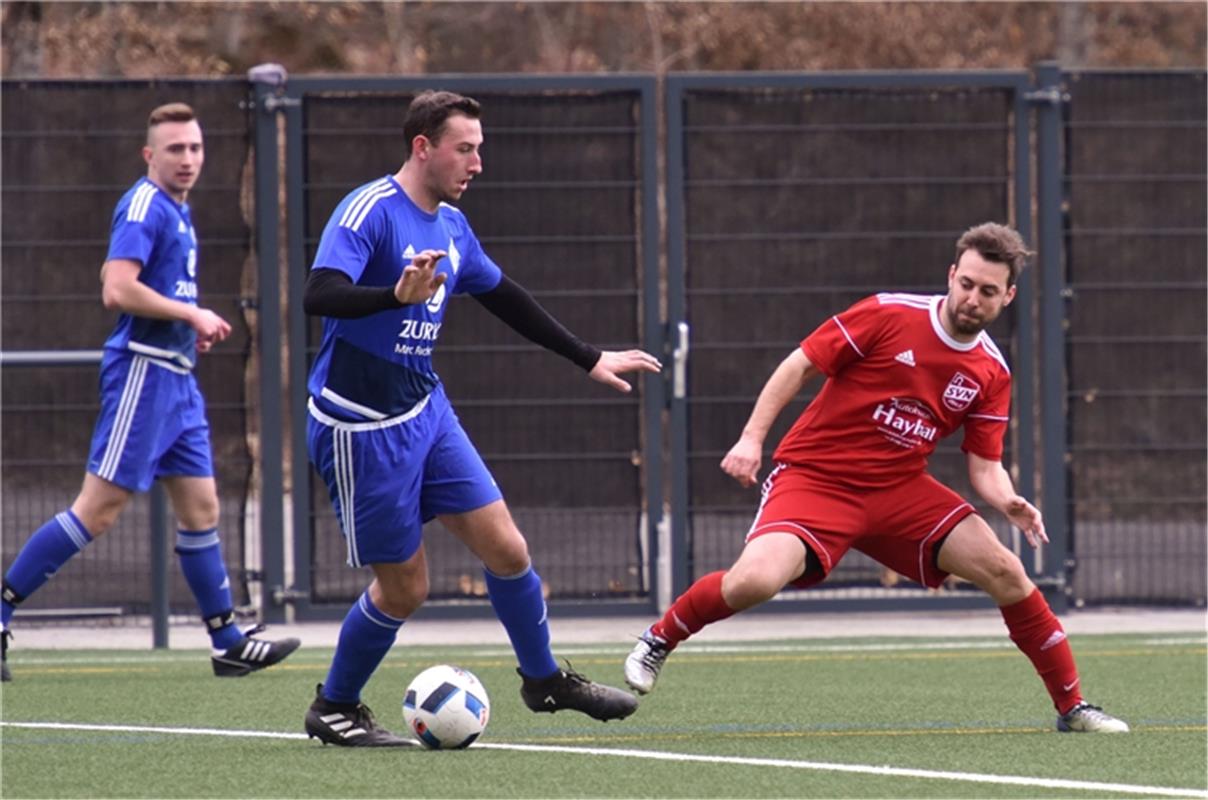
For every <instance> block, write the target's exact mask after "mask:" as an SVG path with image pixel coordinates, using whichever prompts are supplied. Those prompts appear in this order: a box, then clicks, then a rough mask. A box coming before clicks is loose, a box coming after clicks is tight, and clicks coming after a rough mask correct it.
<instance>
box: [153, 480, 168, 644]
mask: <svg viewBox="0 0 1208 800" xmlns="http://www.w3.org/2000/svg"><path fill="white" fill-rule="evenodd" d="M150 516H151V520H150V522H151V524H150V525H148V527H149V528H150V529H151V646H152V647H154V648H155V649H157V650H163V649H166V648H167V647H168V614H169V613H170V607H169V602H168V571H169V570H170V569H171V567H172V564H171V557H170V556H169V550H168V536H169V535H170V529H169V527H168V500H167V497H166V495H165V492H164V487H163V486H162V485H161V484H160V483H159V482H158V481H156V482H155V484H153V485H152V486H151V509H150Z"/></svg>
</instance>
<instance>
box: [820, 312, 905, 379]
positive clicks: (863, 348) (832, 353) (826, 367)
mask: <svg viewBox="0 0 1208 800" xmlns="http://www.w3.org/2000/svg"><path fill="white" fill-rule="evenodd" d="M880 312H882V307H881V303H880V301H879V300H877V298H876V297H866V298H864V299H863V300H861V301H860V302H858V303H856V304H855V305H854V306H852V307H851V308H849V309H847V310H846V311H844V312H843V313H841V314H836V315H835V316H833V317H831V318H830V319H828V320H827V321H826V322H823V323H822V324H821V325H819V326H818V328H817V329H816V330H815V331H814V332H813V333H811V334H810V335H809V336H807V337H805V339H804V340H802V342H801V350H802V351H803V352H804V353H805V356H806V358H808V359H809V360H810V363H811V364H813V365H814V366H816V367H818V369H820V370H822V372H823V374H825V375H826V376H828V377H830V376H833V375H834V374H835V373H837V372H839V371H840V370H842V369H843V368H844V367H846V366H847V365H848V364H850V363H852V362H853V361H857V360H859V359H861V358H864V357H865V356H867V355H868V354H869V353H870V352H871V351H872V348H873V346H874V345H875V344H876V342H877V338H878V337H879V335H880V330H881V325H882V323H883V322H884V320H885V316H886V315H885V314H884V313H880Z"/></svg>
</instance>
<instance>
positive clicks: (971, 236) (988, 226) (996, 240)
mask: <svg viewBox="0 0 1208 800" xmlns="http://www.w3.org/2000/svg"><path fill="white" fill-rule="evenodd" d="M967 250H976V251H977V252H978V254H979V255H980V256H981V257H982V258H984V259H986V260H987V261H992V262H994V263H995V264H1005V265H1006V266H1007V270H1008V273H1007V288H1008V289H1009V288H1010V287H1012V286H1014V285H1015V280H1016V279H1017V278H1018V277H1019V273H1020V271H1022V270H1023V268H1024V264H1026V263H1027V260H1028V257H1029V256H1031V255H1034V254H1033V253H1032V251H1031V250H1028V247H1027V245H1025V244H1024V243H1023V237H1022V236H1020V235H1019V233H1018V232H1017V231H1016V230H1015V229H1014V228H1010V227H1008V226H1006V225H1000V224H998V223H997V222H983V223H982V224H981V225H974V226H973V227H972V228H970V229H969V230H967V231H965V232H964V233H962V234H961V238H959V239H957V240H956V261H955V262H954V263H958V264H959V263H960V260H961V256H963V255H964V254H965V252H966V251H967Z"/></svg>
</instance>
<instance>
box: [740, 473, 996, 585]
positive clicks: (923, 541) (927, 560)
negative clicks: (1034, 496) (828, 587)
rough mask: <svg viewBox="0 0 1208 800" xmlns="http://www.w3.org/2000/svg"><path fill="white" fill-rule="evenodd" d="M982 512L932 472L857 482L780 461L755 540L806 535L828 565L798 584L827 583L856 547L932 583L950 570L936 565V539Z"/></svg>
mask: <svg viewBox="0 0 1208 800" xmlns="http://www.w3.org/2000/svg"><path fill="white" fill-rule="evenodd" d="M972 513H974V509H973V506H971V505H969V503H968V502H966V501H965V499H964V498H962V497H961V496H960V495H958V494H957V493H956V492H954V491H952V490H951V489H949V488H948V487H947V486H944V485H943V484H942V483H940V482H939V481H937V480H936V479H935V478H933V477H931V476H930V475H928V474H926V473H922V474H920V475H919V476H918V477H915V478H911V479H910V480H907V481H905V482H904V483H899V484H897V485H895V486H892V487H889V488H886V489H854V488H852V487H849V486H842V485H840V484H837V483H833V482H830V481H826V480H823V479H822V478H821V477H819V476H818V475H817V474H816V473H812V472H807V471H806V470H804V469H802V468H800V467H793V466H790V465H788V464H777V465H776V469H774V470H772V474H771V475H769V476H768V477H767V480H765V481H764V483H763V499H762V500H761V501H760V504H759V511H757V512H756V514H755V522H754V523H753V524H752V525H751V530H750V531H749V532H748V533H747V541H748V542H749V541H751V540H752V539H754V538H755V537H757V536H762V535H764V534H765V533H791V534H793V535H795V536H798V537H800V538H801V540H802V541H803V542H805V546H806V547H808V548H809V549H810V550H811V551H812V552H813V553H814V555H816V556H817V557H818V562H819V563H820V564H821V566H822V573H821V574H818V573H817V571H814V570H807V571H806V574H805V575H803V576H801V577H800V578H799V579H797V580H795V581H793V583H792V585H793V586H795V587H797V588H800V589H804V588H806V587H807V586H812V585H814V584H816V583H819V582H820V581H822V580H823V579H824V578H826V576H827V575H829V574H830V571H831V570H832V569H834V568H835V565H836V564H838V563H839V559H841V558H843V555H844V554H845V553H846V552H847V551H848V549H849V548H852V547H854V548H856V549H857V550H859V551H860V552H861V553H864V554H866V555H868V556H869V557H871V558H873V559H876V560H877V561H879V562H880V563H882V564H884V565H885V566H887V567H889V568H890V569H892V570H893V571H894V572H897V573H898V574H900V575H904V576H906V577H907V578H910V579H911V580H914V581H917V582H919V583H921V584H923V585H924V586H930V587H936V586H939V585H940V584H941V583H942V582H943V580H944V578H946V577H948V573H946V572H943V571H941V570H940V569H939V568H938V567H936V565H935V554H936V545H938V544H939V543H940V542H942V541H943V539H944V536H946V535H947V534H948V532H949V531H951V530H952V529H953V528H954V527H956V524H957V523H958V522H960V521H961V520H962V519H964V518H965V517H967V516H969V515H970V514H972Z"/></svg>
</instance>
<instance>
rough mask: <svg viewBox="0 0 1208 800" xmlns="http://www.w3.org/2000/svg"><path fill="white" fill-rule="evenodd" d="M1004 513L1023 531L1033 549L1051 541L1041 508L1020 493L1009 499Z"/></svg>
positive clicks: (1003, 510)
mask: <svg viewBox="0 0 1208 800" xmlns="http://www.w3.org/2000/svg"><path fill="white" fill-rule="evenodd" d="M1002 513H1004V514H1006V515H1007V519H1009V520H1011V524H1012V525H1014V526H1015V527H1016V528H1019V529H1020V530H1021V531H1023V535H1024V537H1025V538H1026V539H1027V540H1028V544H1029V545H1030V546H1031V547H1032V549H1033V550H1035V549H1036V548H1037V547H1040V545H1041V544H1042V543H1047V542H1048V541H1049V535H1048V534H1047V533H1045V532H1044V518H1043V517H1041V515H1040V509H1038V508H1037V507H1036V506H1034V505H1032V504H1031V503H1029V502H1028V501H1027V500H1025V499H1024V498H1022V497H1020V496H1019V495H1015V496H1014V497H1012V498H1011V499H1010V500H1008V501H1007V504H1006V505H1005V506H1004V507H1003V509H1002Z"/></svg>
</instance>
